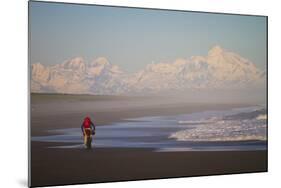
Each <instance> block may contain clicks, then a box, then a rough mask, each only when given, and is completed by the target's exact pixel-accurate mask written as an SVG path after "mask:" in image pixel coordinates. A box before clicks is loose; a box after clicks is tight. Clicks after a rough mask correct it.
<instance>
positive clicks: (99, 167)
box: [30, 94, 267, 186]
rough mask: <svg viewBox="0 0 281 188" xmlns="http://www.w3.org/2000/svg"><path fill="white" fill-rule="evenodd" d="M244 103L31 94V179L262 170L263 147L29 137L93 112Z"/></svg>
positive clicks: (166, 111)
mask: <svg viewBox="0 0 281 188" xmlns="http://www.w3.org/2000/svg"><path fill="white" fill-rule="evenodd" d="M163 101H164V102H163ZM245 106H249V104H213V103H208V104H201V103H192V102H190V101H187V102H179V101H177V100H174V101H172V102H169V103H168V102H167V101H165V100H159V99H157V98H146V97H112V96H98V97H97V96H88V95H78V96H73V95H50V94H49V95H43V94H32V95H31V130H30V132H31V156H30V157H31V177H32V178H31V185H32V186H45V185H62V184H77V183H98V182H111V181H127V180H141V179H157V178H171V177H188V176H199V175H215V174H232V173H246V172H265V171H267V149H258V150H249V151H247V150H245V149H244V150H243V151H241V150H225V151H207V150H198V151H193V150H191V151H180V152H179V151H167V152H157V151H155V149H153V148H150V147H148V148H145V147H131V146H127V147H119V145H117V146H115V147H108V146H107V147H102V146H95V140H94V142H93V149H91V150H86V149H84V148H83V147H67V146H73V145H77V143H74V142H73V143H72V142H71V141H68V142H55V141H52V142H45V141H38V140H37V141H35V140H36V139H35V140H33V139H32V138H36V137H44V136H51V135H55V134H56V133H55V132H53V131H51V130H57V129H71V128H77V129H79V128H80V126H81V123H82V121H83V118H84V117H85V116H86V115H90V116H91V117H93V119H94V123H95V124H96V126H97V128H99V127H101V126H104V127H106V126H108V125H111V126H112V124H114V123H118V122H119V123H120V122H121V123H122V122H124V121H129V120H130V119H133V120H134V118H141V117H147V116H148V117H150V116H152V117H153V116H173V115H179V114H190V113H196V112H202V111H207V110H222V111H223V110H228V109H231V108H240V107H245ZM128 119H129V120H128ZM132 122H133V121H131V123H132ZM113 127H114V125H113ZM161 129H162V128H161ZM97 130H98V129H97ZM159 130H160V129H159ZM98 134H99V133H98V132H97V137H98ZM233 143H234V142H233ZM61 146H65V147H63V148H62V147H61Z"/></svg>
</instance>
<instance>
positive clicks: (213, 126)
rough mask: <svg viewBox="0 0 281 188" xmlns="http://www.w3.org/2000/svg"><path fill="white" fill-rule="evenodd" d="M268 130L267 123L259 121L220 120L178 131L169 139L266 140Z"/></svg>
mask: <svg viewBox="0 0 281 188" xmlns="http://www.w3.org/2000/svg"><path fill="white" fill-rule="evenodd" d="M262 120H263V119H262ZM202 122H204V121H202ZM206 122H207V121H206ZM266 129H267V128H266V125H265V122H263V121H259V120H257V119H252V120H218V121H212V122H209V123H204V124H203V123H202V124H198V125H196V126H192V127H190V128H189V129H185V130H181V131H177V132H175V133H172V134H171V135H170V136H169V138H173V139H176V140H178V141H247V140H266Z"/></svg>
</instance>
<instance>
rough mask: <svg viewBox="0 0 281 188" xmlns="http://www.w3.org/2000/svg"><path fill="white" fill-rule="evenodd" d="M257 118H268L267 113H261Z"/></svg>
mask: <svg viewBox="0 0 281 188" xmlns="http://www.w3.org/2000/svg"><path fill="white" fill-rule="evenodd" d="M256 119H257V120H266V119H267V115H266V114H261V115H259V116H258V117H256Z"/></svg>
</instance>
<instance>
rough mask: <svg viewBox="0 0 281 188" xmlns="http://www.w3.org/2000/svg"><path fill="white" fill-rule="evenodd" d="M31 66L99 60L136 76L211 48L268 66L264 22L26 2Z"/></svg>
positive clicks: (172, 12)
mask: <svg viewBox="0 0 281 188" xmlns="http://www.w3.org/2000/svg"><path fill="white" fill-rule="evenodd" d="M29 18H30V32H31V41H30V42H31V43H30V44H31V63H36V62H41V63H43V64H45V65H51V64H57V63H62V62H63V61H65V60H67V59H71V58H73V57H77V56H80V57H83V58H84V59H85V60H86V61H88V62H89V61H92V60H93V59H94V58H97V57H100V56H103V57H106V58H107V59H108V60H109V61H110V63H112V64H117V65H119V66H120V67H121V68H123V69H125V70H128V71H134V70H137V69H139V68H143V67H144V66H145V65H146V64H148V63H151V62H155V63H158V62H169V61H173V60H175V59H177V58H189V57H190V56H193V55H203V56H205V55H207V53H208V50H209V49H210V48H211V47H212V46H214V45H220V46H221V47H223V48H225V49H227V50H230V51H233V52H236V53H238V54H240V55H241V56H243V57H245V58H247V59H249V60H251V61H252V62H253V63H255V64H256V65H257V66H258V67H259V68H260V69H262V70H264V69H265V65H266V18H265V17H257V16H237V15H224V14H208V13H194V12H180V11H163V10H149V9H132V8H116V7H104V6H85V5H72V4H57V3H42V2H30V17H29Z"/></svg>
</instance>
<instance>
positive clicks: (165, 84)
mask: <svg viewBox="0 0 281 188" xmlns="http://www.w3.org/2000/svg"><path fill="white" fill-rule="evenodd" d="M31 74H32V75H31V92H35V93H68V94H101V95H102V94H106V95H108V94H109V95H112V94H113V95H122V94H125V95H127V94H143V93H158V92H171V91H179V92H182V91H190V90H208V89H243V88H249V87H251V88H259V87H264V86H265V80H266V78H265V76H266V74H265V72H264V71H262V70H260V69H259V68H257V67H256V65H255V64H254V63H252V62H251V61H249V60H247V59H246V58H243V57H241V56H240V55H238V54H237V53H233V52H230V51H227V50H225V49H223V48H221V47H220V46H214V47H213V48H211V49H210V50H209V52H208V55H207V56H205V57H204V56H192V57H191V58H189V59H176V60H175V61H173V62H170V63H151V64H148V65H146V66H145V67H144V68H143V69H141V70H138V71H135V72H133V73H132V72H127V71H124V70H122V69H121V68H120V67H119V66H117V65H114V64H111V63H110V62H109V61H108V60H107V59H106V58H105V57H99V58H97V59H95V60H93V61H92V62H90V63H86V62H85V60H84V59H83V58H81V57H76V58H73V59H70V60H67V61H65V62H63V63H61V64H56V65H51V66H45V65H43V64H41V63H35V64H32V65H31Z"/></svg>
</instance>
